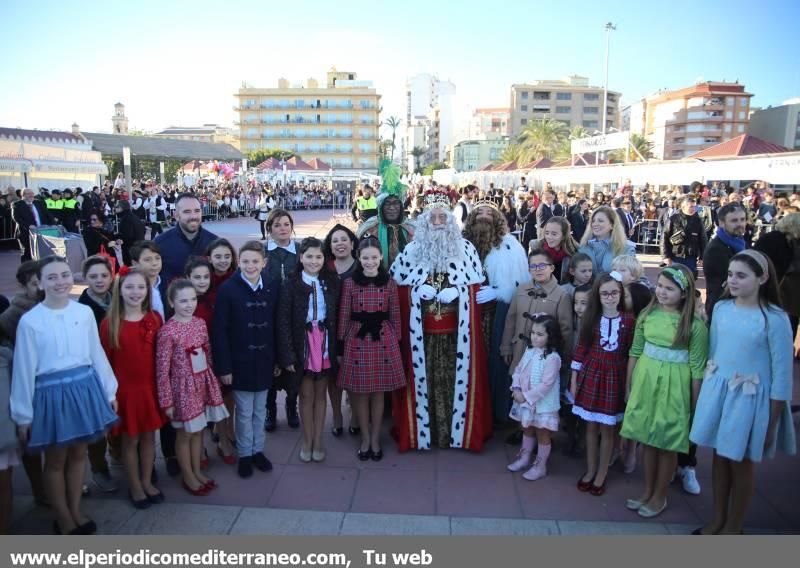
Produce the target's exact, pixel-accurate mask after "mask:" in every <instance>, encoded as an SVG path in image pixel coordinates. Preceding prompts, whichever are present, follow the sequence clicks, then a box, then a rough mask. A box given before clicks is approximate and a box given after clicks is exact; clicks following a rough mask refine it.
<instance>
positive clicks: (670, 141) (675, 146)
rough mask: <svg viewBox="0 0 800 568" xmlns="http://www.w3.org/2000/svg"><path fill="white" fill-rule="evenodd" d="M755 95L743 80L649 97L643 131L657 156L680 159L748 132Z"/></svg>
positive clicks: (707, 83) (700, 86) (665, 92)
mask: <svg viewBox="0 0 800 568" xmlns="http://www.w3.org/2000/svg"><path fill="white" fill-rule="evenodd" d="M752 96H753V95H752V94H751V93H747V92H745V87H744V85H740V84H739V83H723V82H713V81H706V82H703V83H698V84H696V85H692V86H691V87H686V88H684V89H678V90H675V91H662V92H658V93H656V94H654V95H651V96H649V97H645V98H644V99H643V101H642V102H643V104H644V132H643V134H644V135H645V136H646V137H647V138H648V139H649V140H650V141H651V142H652V143H653V156H654V157H656V158H658V159H661V160H678V159H681V158H685V157H687V156H691V155H692V154H696V153H697V152H699V151H700V150H704V149H706V148H708V147H710V146H714V145H715V144H719V143H720V142H725V141H726V140H730V139H731V138H735V137H736V136H739V135H741V134H744V133H746V132H747V125H748V123H749V121H750V112H749V111H750V98H751V97H752ZM631 123H633V118H632V119H631ZM631 131H632V132H633V129H632V130H631Z"/></svg>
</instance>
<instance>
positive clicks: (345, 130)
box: [339, 128, 353, 138]
mask: <svg viewBox="0 0 800 568" xmlns="http://www.w3.org/2000/svg"><path fill="white" fill-rule="evenodd" d="M339 136H340V137H342V138H352V137H353V131H352V130H350V129H349V128H342V129H341V130H340V131H339Z"/></svg>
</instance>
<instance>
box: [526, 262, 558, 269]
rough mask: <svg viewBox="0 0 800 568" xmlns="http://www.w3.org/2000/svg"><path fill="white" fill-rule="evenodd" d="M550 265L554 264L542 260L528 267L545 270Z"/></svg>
mask: <svg viewBox="0 0 800 568" xmlns="http://www.w3.org/2000/svg"><path fill="white" fill-rule="evenodd" d="M548 266H553V265H552V264H550V263H549V262H542V263H539V264H529V265H528V268H530V269H531V270H544V269H545V268H547V267H548Z"/></svg>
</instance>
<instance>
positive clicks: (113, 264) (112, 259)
mask: <svg viewBox="0 0 800 568" xmlns="http://www.w3.org/2000/svg"><path fill="white" fill-rule="evenodd" d="M97 254H98V256H102V257H105V258H107V259H108V262H110V263H111V274H112V275H114V274H116V273H117V258H116V257H115V256H111V255H110V254H108V251H107V250H106V245H100V252H98V253H97Z"/></svg>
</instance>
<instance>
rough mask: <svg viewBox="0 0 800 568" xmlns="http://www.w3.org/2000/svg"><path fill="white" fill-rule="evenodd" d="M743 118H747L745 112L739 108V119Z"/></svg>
mask: <svg viewBox="0 0 800 568" xmlns="http://www.w3.org/2000/svg"><path fill="white" fill-rule="evenodd" d="M745 118H747V113H746V112H745V111H743V110H740V111H739V120H744V119H745Z"/></svg>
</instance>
